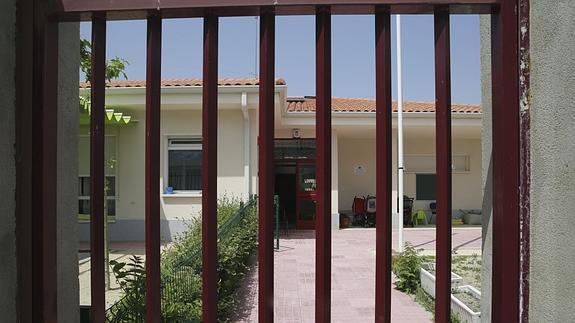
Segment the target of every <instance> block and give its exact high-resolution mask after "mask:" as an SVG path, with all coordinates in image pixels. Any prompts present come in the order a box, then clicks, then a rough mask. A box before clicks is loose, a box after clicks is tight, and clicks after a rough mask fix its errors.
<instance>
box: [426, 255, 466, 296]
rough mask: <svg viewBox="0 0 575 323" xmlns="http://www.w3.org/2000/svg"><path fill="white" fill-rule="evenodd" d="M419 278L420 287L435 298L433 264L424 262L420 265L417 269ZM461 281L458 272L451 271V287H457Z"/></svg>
mask: <svg viewBox="0 0 575 323" xmlns="http://www.w3.org/2000/svg"><path fill="white" fill-rule="evenodd" d="M419 279H420V281H421V288H423V290H424V291H425V292H426V293H427V294H429V295H430V296H431V297H434V298H435V264H433V263H424V264H422V265H421V270H420V271H419ZM462 283H463V278H462V277H461V276H459V275H458V274H456V273H454V272H452V273H451V289H455V288H457V287H459V286H460V285H461V284H462Z"/></svg>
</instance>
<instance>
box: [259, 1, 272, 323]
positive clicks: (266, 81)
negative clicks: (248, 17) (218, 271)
mask: <svg viewBox="0 0 575 323" xmlns="http://www.w3.org/2000/svg"><path fill="white" fill-rule="evenodd" d="M275 19H276V16H275V12H274V9H273V8H271V7H265V8H262V9H261V12H260V87H259V90H260V93H259V133H258V143H259V150H258V154H259V155H258V158H259V159H258V161H259V162H258V167H259V172H258V192H259V200H258V203H259V204H258V216H259V227H258V233H259V240H258V243H259V244H258V263H259V267H258V284H259V288H258V301H259V304H258V321H259V322H262V323H273V321H274V250H273V248H274V240H273V239H274V236H273V234H274V227H273V218H272V214H273V212H274V209H273V207H274V204H273V203H274V194H273V191H274V176H273V169H274V168H273V167H274V165H273V156H274V155H273V149H274V92H275V69H274V65H275V64H274V62H275Z"/></svg>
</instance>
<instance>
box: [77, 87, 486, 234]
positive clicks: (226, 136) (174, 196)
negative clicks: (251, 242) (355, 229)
mask: <svg viewBox="0 0 575 323" xmlns="http://www.w3.org/2000/svg"><path fill="white" fill-rule="evenodd" d="M88 86H89V85H88V84H81V93H83V94H88V93H89V89H88ZM258 89H259V86H258V81H257V80H254V79H224V80H221V81H220V86H219V97H218V106H219V110H218V120H219V124H218V195H220V196H221V195H226V196H228V197H236V198H241V199H246V198H247V197H248V196H250V195H251V194H257V169H258V167H257V161H258V158H257V156H258V152H257V151H258V146H257V136H258V102H259V100H258ZM201 91H202V87H201V80H166V81H163V82H162V115H161V135H162V138H161V145H162V147H161V149H162V156H161V169H162V172H161V177H160V183H161V187H158V194H161V201H162V215H161V216H162V239H165V240H169V239H171V238H172V237H173V235H174V234H176V233H178V232H181V231H182V230H183V229H184V228H185V222H186V220H189V219H191V218H192V217H195V216H199V214H200V211H201V188H200V185H201V181H200V178H201V149H202V141H201V133H202V129H201V128H202V125H201ZM275 102H276V104H275V129H276V130H275V138H276V148H275V152H274V153H275V161H274V163H275V166H276V167H275V172H276V176H275V182H276V194H278V195H279V196H280V204H281V208H282V211H283V212H285V213H284V214H285V218H286V221H287V222H288V223H289V225H291V226H293V227H295V228H298V229H306V228H307V229H309V228H313V225H314V218H315V206H314V205H315V204H314V199H315V192H314V184H315V166H314V165H315V163H314V158H315V139H314V138H315V113H314V112H315V99H314V97H300V98H290V97H287V85H286V83H285V82H284V81H283V80H281V79H280V80H278V81H277V82H276V100H275ZM106 107H107V109H109V110H108V114H109V117H111V120H109V121H107V127H106V160H107V161H108V167H107V176H108V178H109V181H108V183H109V184H108V187H109V195H110V197H109V198H108V212H109V215H110V217H109V221H110V226H109V230H110V238H111V239H112V240H125V241H133V240H143V236H144V176H143V174H144V147H145V145H144V140H145V132H144V131H145V83H144V82H143V81H114V82H112V83H111V85H110V87H109V88H108V89H107V92H106ZM395 108H396V106H395V103H394V111H395ZM112 109H113V111H112ZM332 111H333V117H332V118H333V119H332V123H333V126H332V128H333V134H332V138H333V139H332V168H333V173H332V216H333V221H332V224H333V228H334V229H335V228H338V227H339V214H340V213H348V214H349V213H350V210H351V205H352V202H353V198H354V197H355V196H368V195H375V168H376V167H375V101H374V100H370V99H343V98H334V99H333V101H332ZM404 111H405V113H404V127H405V128H404V138H405V139H404V140H405V141H404V142H405V144H404V147H405V148H404V151H405V168H406V170H405V191H404V194H405V195H407V196H409V197H412V198H414V199H415V201H414V207H413V209H414V211H416V210H419V209H421V210H426V211H427V212H428V213H429V204H430V203H431V202H433V201H434V199H435V197H434V196H435V185H434V183H435V177H434V172H435V169H434V168H435V155H434V153H435V114H434V111H435V108H434V104H433V103H425V102H405V103H404ZM452 112H453V113H452V120H453V121H452V124H453V126H452V131H453V209H454V212H453V213H454V216H457V215H458V210H460V209H463V210H469V209H481V203H482V188H481V170H482V166H481V108H480V107H479V106H478V105H453V108H452ZM113 113H116V115H114V114H113ZM119 113H122V117H127V118H122V117H120V115H119ZM395 117H396V115H395V113H394V118H395ZM116 118H118V120H119V121H116ZM128 118H130V119H129V122H128V123H126V122H125V121H128V120H124V119H128ZM395 121H396V120H394V124H393V127H394V134H393V142H394V151H393V162H394V169H397V151H396V143H397V139H396V124H395ZM88 122H89V118H88V112H87V111H83V112H82V113H81V117H80V124H81V126H80V140H79V142H80V144H79V154H80V156H79V160H80V165H79V174H78V175H79V183H80V189H79V194H80V196H79V213H80V214H84V215H81V216H80V223H81V224H80V239H81V240H87V239H88V237H89V223H88V221H86V220H87V218H88V216H89V215H88V214H89V191H88V190H87V188H88V187H89V170H90V168H89V156H90V154H89V151H90V150H89V124H88ZM396 175H397V174H396V173H394V177H393V187H394V197H396V196H397V194H396V191H395V189H396V186H397V184H396V180H397V176H396ZM172 190H173V192H171V191H172ZM396 200H397V199H396V198H394V201H396ZM395 204H396V203H394V206H393V207H394V210H395V209H396V208H397V206H396V205H395ZM429 215H430V218H431V214H429ZM394 219H396V220H397V219H399V216H395V217H394ZM396 222H397V221H394V223H396Z"/></svg>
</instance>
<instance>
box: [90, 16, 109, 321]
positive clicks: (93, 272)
mask: <svg viewBox="0 0 575 323" xmlns="http://www.w3.org/2000/svg"><path fill="white" fill-rule="evenodd" d="M90 87H91V98H90V100H91V105H92V106H91V111H92V112H91V114H90V282H91V283H90V286H91V289H90V292H91V299H92V307H91V319H92V322H95V323H103V322H104V321H105V319H106V317H105V311H106V293H105V288H106V284H105V281H104V275H105V264H104V252H105V251H104V221H106V218H105V213H104V199H105V196H104V185H105V184H104V180H105V175H104V173H105V170H104V163H105V161H104V143H105V141H104V140H105V139H104V138H105V131H106V130H105V124H104V115H105V107H104V105H105V95H106V92H105V91H106V13H94V15H93V17H92V75H91V79H90Z"/></svg>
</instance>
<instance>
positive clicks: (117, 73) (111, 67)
mask: <svg viewBox="0 0 575 323" xmlns="http://www.w3.org/2000/svg"><path fill="white" fill-rule="evenodd" d="M129 64H130V63H128V61H127V60H125V59H122V58H119V57H114V58H112V59H110V60H106V81H108V82H110V81H111V80H115V79H119V78H120V77H123V78H124V79H126V80H127V79H128V76H127V75H126V72H125V70H126V66H128V65H129ZM80 69H81V70H82V72H83V73H84V78H85V81H86V82H89V81H90V79H91V77H92V43H90V41H89V40H87V39H80ZM83 101H84V102H89V101H90V99H89V95H87V96H86V97H83ZM115 164H116V160H112V159H111V160H107V161H106V166H107V167H110V168H114V167H115ZM104 183H105V188H104V219H105V220H104V250H105V254H104V264H105V266H106V287H107V288H110V250H109V248H108V198H107V196H108V192H109V191H110V187H109V186H108V183H107V181H105V182H104Z"/></svg>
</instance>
